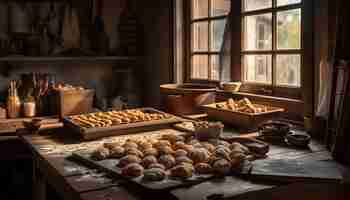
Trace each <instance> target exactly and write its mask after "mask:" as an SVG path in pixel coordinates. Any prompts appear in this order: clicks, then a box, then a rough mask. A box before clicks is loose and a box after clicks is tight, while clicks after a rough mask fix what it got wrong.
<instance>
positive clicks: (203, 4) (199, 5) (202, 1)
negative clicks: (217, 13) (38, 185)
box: [192, 0, 209, 19]
mask: <svg viewBox="0 0 350 200" xmlns="http://www.w3.org/2000/svg"><path fill="white" fill-rule="evenodd" d="M208 10H209V0H192V13H193V19H198V18H205V17H208V15H209V13H208Z"/></svg>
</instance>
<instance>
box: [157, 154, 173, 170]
mask: <svg viewBox="0 0 350 200" xmlns="http://www.w3.org/2000/svg"><path fill="white" fill-rule="evenodd" d="M158 162H159V163H160V164H162V165H164V166H165V168H166V169H169V168H171V167H173V166H174V165H175V163H176V161H175V158H174V156H172V155H170V154H165V155H162V156H160V157H159V159H158Z"/></svg>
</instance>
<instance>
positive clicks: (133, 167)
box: [122, 163, 144, 177]
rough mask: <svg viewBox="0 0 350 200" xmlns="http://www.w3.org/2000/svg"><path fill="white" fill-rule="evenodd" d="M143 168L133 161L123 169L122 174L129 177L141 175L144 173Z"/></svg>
mask: <svg viewBox="0 0 350 200" xmlns="http://www.w3.org/2000/svg"><path fill="white" fill-rule="evenodd" d="M143 170H144V169H143V167H142V166H141V165H140V164H137V163H131V164H128V165H126V166H125V167H124V168H123V169H122V175H123V176H127V177H139V176H141V175H142V174H143Z"/></svg>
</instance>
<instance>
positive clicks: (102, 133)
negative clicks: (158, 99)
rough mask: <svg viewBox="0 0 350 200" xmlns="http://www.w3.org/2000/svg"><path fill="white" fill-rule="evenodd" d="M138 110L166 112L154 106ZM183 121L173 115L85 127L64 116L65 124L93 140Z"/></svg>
mask: <svg viewBox="0 0 350 200" xmlns="http://www.w3.org/2000/svg"><path fill="white" fill-rule="evenodd" d="M138 110H142V111H145V112H150V113H160V114H164V112H162V111H159V110H156V109H154V108H140V109H138ZM72 117H74V116H72ZM181 121H182V119H181V118H179V117H176V116H172V117H171V118H168V119H161V120H152V121H145V122H134V123H127V124H119V125H114V126H110V127H96V128H85V127H82V126H80V125H79V124H76V123H75V122H74V121H73V120H71V117H65V118H63V122H64V124H65V125H66V126H67V127H69V128H71V129H72V130H74V131H75V132H77V133H79V134H81V135H82V137H83V139H84V140H93V139H97V138H100V137H106V136H112V135H124V134H129V133H133V132H139V131H149V130H154V129H156V128H159V127H161V126H165V125H170V124H175V123H178V122H181Z"/></svg>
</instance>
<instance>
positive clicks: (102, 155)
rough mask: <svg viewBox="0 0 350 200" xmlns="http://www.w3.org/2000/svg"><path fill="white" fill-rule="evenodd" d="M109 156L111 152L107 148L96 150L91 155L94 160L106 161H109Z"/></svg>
mask: <svg viewBox="0 0 350 200" xmlns="http://www.w3.org/2000/svg"><path fill="white" fill-rule="evenodd" d="M108 156H109V150H108V149H107V148H105V147H100V148H98V149H96V150H95V151H94V152H93V153H92V155H91V157H92V158H93V159H94V160H104V159H107V158H108Z"/></svg>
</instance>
